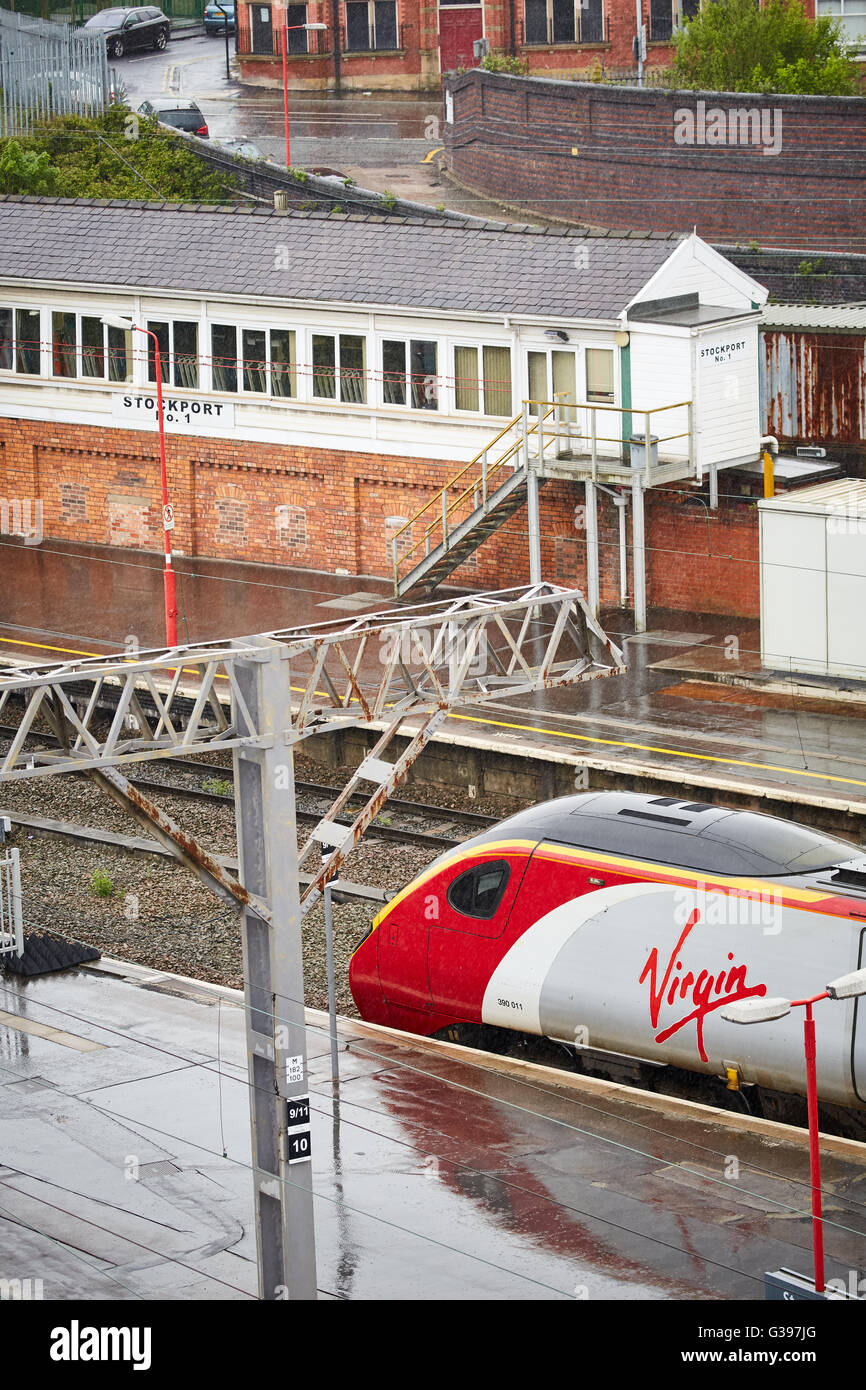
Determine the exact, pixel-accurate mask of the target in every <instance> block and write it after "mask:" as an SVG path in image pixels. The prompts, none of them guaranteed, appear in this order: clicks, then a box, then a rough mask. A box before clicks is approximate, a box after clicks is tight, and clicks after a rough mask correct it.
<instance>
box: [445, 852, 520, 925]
mask: <svg viewBox="0 0 866 1390" xmlns="http://www.w3.org/2000/svg"><path fill="white" fill-rule="evenodd" d="M510 873H511V870H510V868H509V866H508V864H507V863H506V861H505V860H504V859H494V860H492V861H490V862H489V863H486V864H476V865H475V866H474V867H473V868H471V869H467V871H466V872H465V873H463V874H461V875H460V877H459V878H455V880H454V882H453V883H452V884H451V887H450V888H449V889H448V902H449V904H450V906H451V907H453V908H454V911H455V912H460V913H462V914H463V916H464V917H476V918H479V919H480V920H481V921H482V922H486V921H489V920H490V918H491V917H495V916H496V913H497V911H498V909H499V905H500V903H501V902H502V899H503V897H504V896H505V890H506V888H507V887H508V879H509V875H510Z"/></svg>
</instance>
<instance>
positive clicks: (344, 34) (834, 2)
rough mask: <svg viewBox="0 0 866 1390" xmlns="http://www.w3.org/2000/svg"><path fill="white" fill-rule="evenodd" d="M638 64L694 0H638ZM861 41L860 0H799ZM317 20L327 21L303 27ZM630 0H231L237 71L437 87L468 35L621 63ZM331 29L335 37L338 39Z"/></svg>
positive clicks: (328, 86) (468, 62) (588, 64)
mask: <svg viewBox="0 0 866 1390" xmlns="http://www.w3.org/2000/svg"><path fill="white" fill-rule="evenodd" d="M640 3H641V10H642V15H643V24H644V25H645V26H646V39H647V59H646V61H647V66H648V67H650V68H652V67H665V66H667V65H668V64H669V63H670V61H671V56H672V48H671V37H672V35H673V33H674V31H675V29H676V28H677V26H678V25H681V24H682V21H683V19H684V18H689V17H690V16H692V15H694V14H695V13H697V10H698V9H699V7H700V0H640ZM816 3H817V5H818V13H820V14H829V15H833V16H834V17H835V18H838V19H840V20H841V22H842V25H843V29H844V32H845V34H846V36H847V37H848V38H849V39H850V40H851V41H853V42H855V43H857V44H859V45H866V0H806V10H807V13H809V14H810V15H812V16H813V17H814V15H815V6H816ZM307 24H324V25H325V26H326V27H325V29H324V30H311V31H308V30H305V29H304V28H303V27H302V26H304V25H307ZM636 28H637V16H636V9H635V0H423V2H422V0H310V3H308V4H300V5H286V4H276V3H274V4H271V3H261V0H256V3H253V0H239V29H238V68H239V71H240V73H241V76H242V78H243V80H244V81H245V82H252V83H259V84H261V85H273V86H280V85H282V52H283V42H284V33H285V42H286V48H287V66H288V81H289V85H290V86H291V87H293V88H308V89H310V90H314V91H317V90H318V91H325V90H333V89H334V88H335V87H337V86H340V87H344V88H347V89H352V88H358V87H364V88H367V87H370V88H387V89H389V90H394V91H399V90H402V91H418V90H434V91H435V90H436V89H437V88H438V87H439V83H440V80H441V77H442V74H443V73H445V72H454V71H455V70H457V69H460V68H471V67H474V66H475V65H476V63H477V62H478V59H477V58H476V57H475V56H474V48H473V45H474V43H475V40H476V39H482V38H484V39H487V41H488V43H489V46H490V49H491V51H492V52H494V53H506V54H513V55H515V56H517V57H519V58H521V59H525V60H526V62H527V63H528V65H529V71H530V73H537V74H538V75H539V76H544V75H546V74H555V73H570V72H581V71H582V72H587V73H588V72H590V71H592V70H593V69H594V68H595V69H597V68H598V67H599V66H601V67H602V68H603V69H604V70H605V71H613V72H622V71H623V70H626V71H630V70H632V69H633V67H634V61H635V60H634V52H633V43H634V39H635V35H636ZM335 34H336V42H335Z"/></svg>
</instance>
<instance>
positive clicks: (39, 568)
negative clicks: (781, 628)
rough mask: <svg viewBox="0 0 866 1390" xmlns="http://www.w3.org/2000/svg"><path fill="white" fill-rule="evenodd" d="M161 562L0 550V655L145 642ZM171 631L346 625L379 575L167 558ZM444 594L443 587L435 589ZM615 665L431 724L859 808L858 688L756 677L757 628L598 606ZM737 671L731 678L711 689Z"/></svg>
mask: <svg viewBox="0 0 866 1390" xmlns="http://www.w3.org/2000/svg"><path fill="white" fill-rule="evenodd" d="M161 566H162V561H161V557H157V556H154V555H148V554H143V553H141V552H137V551H129V550H112V549H109V548H107V547H96V546H76V545H64V544H62V543H60V542H57V541H53V540H52V541H48V542H46V543H45V544H44V545H43V546H40V547H27V546H24V545H5V546H2V547H0V587H2V589H3V592H4V598H5V603H4V614H3V620H2V624H0V654H6V655H7V656H9V657H14V658H18V659H24V660H27V661H62V660H67V659H69V658H70V657H71V656H73V655H75V654H79V653H84V654H92V653H101V652H105V653H109V652H119V651H122V650H123V649H124V644H125V643H127V642H128V639H129V638H134V639H135V640H136V641H137V642H138V644H139V646H140V648H141V649H146V648H148V647H154V646H158V645H159V644H160V642H161V641H162V634H163V617H162V615H163V596H162V572H161ZM177 569H178V602H179V608H180V622H179V637H180V640H181V641H198V640H202V639H207V638H218V637H235V636H242V635H244V634H245V633H248V632H261V631H267V630H273V629H277V628H283V627H289V626H297V625H301V624H307V623H320V622H326V621H330V620H333V619H335V618H340V617H345V618H346V619H347V620H350V619H351V618H353V617H355V616H357V615H359V614H364V613H369V612H373V611H375V610H376V609H378V608H383V607H386V608H387V607H391V606H392V602H393V601H392V597H391V586H390V584H389V583H388V582H387V581H385V580H381V579H371V578H369V577H358V576H354V575H334V574H325V573H319V572H315V571H309V570H289V569H284V568H279V567H276V566H268V565H247V564H238V563H231V562H225V561H218V560H207V559H193V558H182V559H178V561H177ZM448 592H454V593H456V592H458V591H456V590H455V591H448V590H443V591H441V596H442V597H445V596H447V594H448ZM603 623H604V626H605V629H606V631H607V632H608V634H609V635H610V636H611V637H613V639H614V640H615V641H617V642H618V643H620V644H621V645H622V646H623V647H624V650H625V653H626V660H627V661H628V664H629V671H628V674H627V675H626V676H624V677H617V678H615V679H612V680H600V681H591V682H588V683H587V684H586V685H582V686H574V687H569V688H567V689H563V690H559V691H551V692H545V693H544V694H541V695H538V696H534V697H528V698H525V699H522V700H519V701H517V702H515V703H509V702H498V701H497V702H491V704H490V705H489V707H488V708H486V709H485V710H483V711H480V712H478V713H472V714H457V715H455V716H453V717H451V718H450V719H449V720H448V721H447V723H446V725H445V726H444V732H445V733H446V734H447V735H448V736H450V737H453V738H455V739H469V740H471V741H472V742H475V743H477V742H479V741H481V742H483V743H487V744H489V745H491V746H493V747H502V748H506V749H516V750H520V749H533V750H539V751H540V752H542V753H545V752H546V753H547V754H548V755H550V754H553V756H555V757H557V758H560V759H563V760H566V761H567V760H569V759H571V760H575V761H577V760H586V761H588V762H589V763H590V765H593V764H595V765H596V766H600V767H609V766H613V767H617V768H624V769H626V770H629V769H633V770H634V771H635V772H636V773H637V772H638V771H639V770H641V769H645V768H649V769H651V770H655V771H657V772H659V773H660V774H662V775H667V776H668V777H669V778H670V779H672V783H673V794H676V784H677V779H678V778H683V779H689V783H690V785H691V786H692V787H695V786H700V785H706V786H712V785H719V786H724V785H729V786H731V787H736V788H743V787H745V788H755V787H767V788H770V789H772V790H773V791H775V792H776V793H777V794H778V795H779V796H782V797H784V796H785V795H786V794H787V793H788V792H789V791H793V792H794V793H796V794H797V795H798V796H799V797H801V798H805V799H816V798H824V799H826V800H827V801H829V802H831V803H833V804H835V805H839V804H840V803H841V804H843V805H844V804H847V803H850V804H851V805H852V806H853V807H854V808H855V809H857V810H858V811H859V810H861V809H864V810H866V754H864V739H863V733H864V729H866V725H864V722H863V721H864V717H866V690H862V691H860V692H859V697H860V698H861V700H862V701H863V702H860V703H858V690H857V685H856V683H850V682H849V683H848V685H849V689H848V690H847V691H845V690H844V689H841V690H840V689H839V688H838V687H834V686H833V685H832V684H830V683H827V684H820V683H816V684H813V685H811V686H810V687H809V688H808V689H806V688H805V687H804V684H803V679H802V678H801V679H800V681H799V683H798V685H797V686H796V688H793V689H792V687H791V686H790V685H788V684H787V683H786V682H777V683H776V684H775V685H768V684H767V683H766V682H761V681H756V680H755V677H756V676H757V675H758V673H759V671H760V660H759V654H758V648H759V629H758V624H757V622H754V621H747V620H738V619H732V618H728V617H707V616H706V615H701V616H695V615H689V614H680V613H677V614H672V613H657V614H651V615H650V631H649V632H646V633H641V634H637V635H635V634H634V633H633V631H632V630H631V628H630V627H629V626H628V619H627V615H624V614H622V613H609V614H605V615H603ZM720 676H724V678H725V680H728V679H730V678H731V677H734V678H735V679H736V680H738V681H742V682H743V683H742V684H727V683H721V682H720V680H719V677H720Z"/></svg>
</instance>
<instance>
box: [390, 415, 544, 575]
mask: <svg viewBox="0 0 866 1390" xmlns="http://www.w3.org/2000/svg"><path fill="white" fill-rule="evenodd" d="M560 410H561V407H560V404H559V402H555V403H553V404H548V405H546V406H545V407H542V408H541V410H540V413H539V414H538V415H530V414H529V412H528V410H527V407H526V405H524V408H523V410H522V411H521V413H520V414H519V415H515V417H514V419H513V420H509V422H508V424H507V425H506V426H505V428H504V429H502V430H500V431H499V433H498V434H497V435H496V436H495V438H494V439H492V440H491V441H490V443H489V444H487V445H486V446H485V447H484V449H482V450H481V452H480V453H478V454H476V456H475V458H474V459H472V460H471V461H470V462H469V463H467V464H466V465H465V467H463V468H461V470H460V472H459V473H457V474H455V476H454V477H453V478H451V479H450V480H449V481H448V482H447V483H446V484H445V486H444V487H442V488H440V490H439V491H438V492H436V493H434V494H433V496H432V497H431V498H430V500H429V501H428V502H426V503H425V504H424V506H423V507H421V508H419V510H418V511H417V512H416V513H415V515H414V516H413V517H411V518H410V519H409V520H408V521H407V522H406V524H405V525H404V526H401V528H400V530H399V531H396V532H395V533H394V535H393V536H392V538H391V559H392V563H393V567H394V594H395V597H397V598H404V597H405V596H406V595H407V594H409V593H412V592H413V591H414V590H416V589H419V588H424V589H434V588H435V587H436V585H437V584H441V583H442V580H443V579H445V578H446V576H447V575H449V574H451V573H452V571H453V570H456V569H457V568H458V567H459V566H460V565H462V564H463V563H464V562H465V561H466V560H468V558H469V556H470V555H471V554H472V553H473V552H474V551H475V550H477V549H478V547H479V546H480V545H482V544H483V542H484V541H486V540H487V538H488V536H491V535H492V534H493V532H494V531H497V530H498V529H499V527H500V526H501V525H502V524H503V522H505V521H508V519H509V518H510V517H512V516H513V515H514V513H515V512H517V511H519V510H520V508H521V507H522V506H523V505H524V504H525V503H526V501H527V497H528V493H529V487H530V477H529V472H530V468H532V467H533V466H535V468H536V470H537V469H538V466H539V465H540V464H542V463H543V461H544V449H545V446H546V444H547V443H548V442H550V440H558V439H559V438H560V437H561V436H560V434H559V432H558V431H554V432H553V433H552V434H548V433H547V432H546V431H545V430H544V423H545V421H546V420H548V419H550V418H551V417H552V416H554V415H555V414H556V415H558V414H559V412H560ZM533 444H534V446H535V447H534V450H533V448H532V445H533ZM544 482H545V478H544V477H543V476H542V475H541V474H540V473H538V485H539V486H541V485H543V483H544ZM418 522H421V523H422V525H423V530H422V533H421V535H420V537H418V539H413V533H414V528H415V526H416V524H417V523H418Z"/></svg>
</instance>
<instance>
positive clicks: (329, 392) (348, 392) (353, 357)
mask: <svg viewBox="0 0 866 1390" xmlns="http://www.w3.org/2000/svg"><path fill="white" fill-rule="evenodd" d="M338 345H339V347H338ZM365 348H366V344H365V340H364V339H363V338H362V337H359V336H357V335H356V334H354V333H341V334H340V336H339V338H335V337H332V335H331V334H330V333H314V334H313V395H314V396H318V397H320V398H321V399H323V400H329V401H333V400H336V398H337V377H338V376H339V381H340V400H341V401H346V402H349V403H350V404H352V405H362V404H363V403H364V401H366V399H367V381H366V361H365V355H366V354H365ZM338 351H339V370H338V365H337V353H338Z"/></svg>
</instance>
